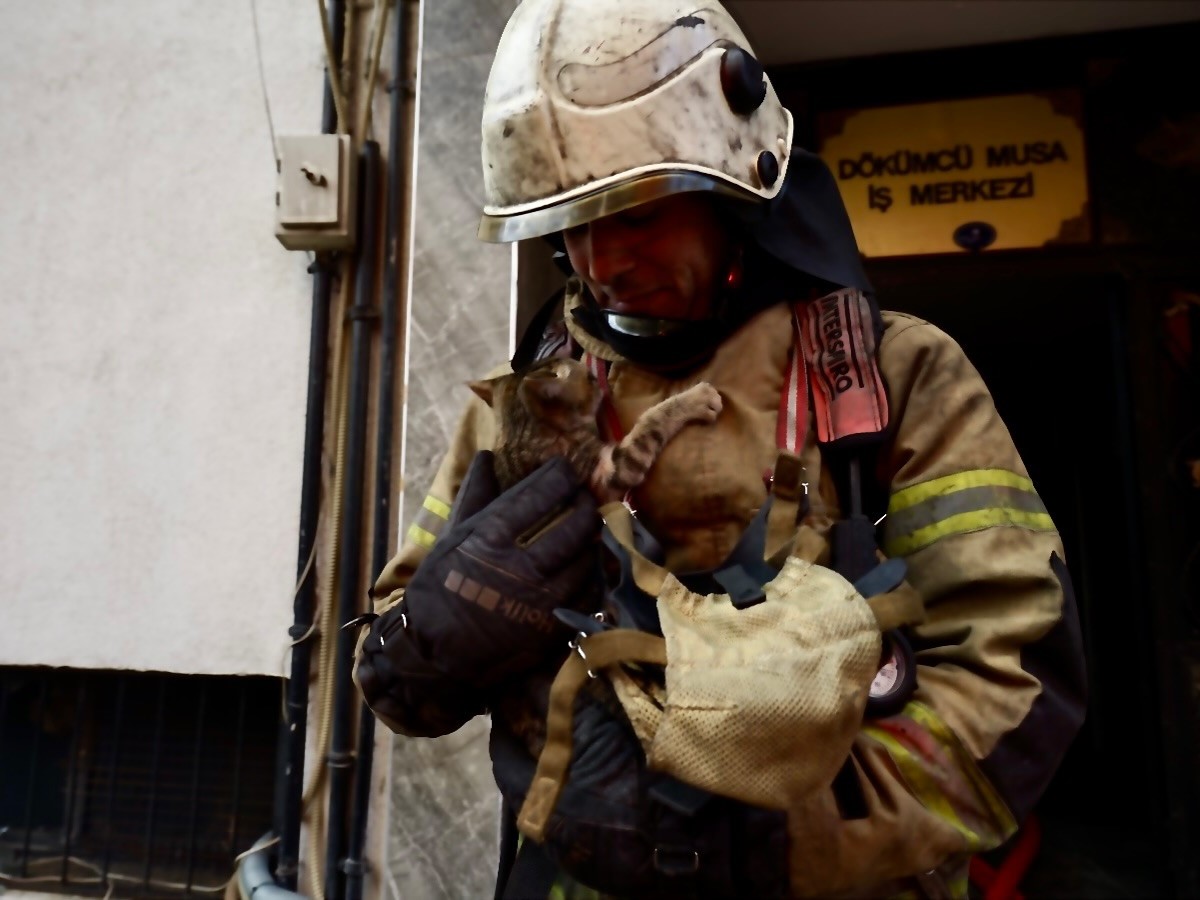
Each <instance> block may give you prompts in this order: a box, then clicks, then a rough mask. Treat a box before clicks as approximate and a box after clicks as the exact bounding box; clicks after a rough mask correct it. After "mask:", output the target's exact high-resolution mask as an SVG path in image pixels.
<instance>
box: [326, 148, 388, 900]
mask: <svg viewBox="0 0 1200 900" xmlns="http://www.w3.org/2000/svg"><path fill="white" fill-rule="evenodd" d="M359 162H360V169H359V184H360V186H361V193H360V195H359V210H360V213H361V216H360V218H359V230H358V234H359V240H358V259H357V260H356V262H355V275H356V281H355V287H354V306H353V308H352V309H351V310H350V320H351V326H350V392H349V397H348V403H347V408H346V443H345V448H346V449H345V453H346V457H345V460H344V465H345V474H344V481H343V484H344V488H343V491H344V493H343V495H342V534H341V543H340V549H339V551H338V558H339V560H340V564H339V567H338V614H337V631H336V632H335V633H334V635H335V637H334V639H335V640H336V641H337V646H336V652H335V655H334V663H333V665H334V669H333V727H332V729H331V736H330V742H329V743H330V746H329V754H328V755H327V756H326V761H327V764H328V768H329V831H328V839H327V843H326V846H325V861H326V865H325V896H326V897H327V898H329V900H335V898H340V897H342V874H343V873H342V869H341V865H342V860H343V857H344V855H345V853H346V843H347V833H346V832H347V826H348V824H349V798H350V784H351V780H352V778H353V775H354V752H353V751H354V747H353V745H352V743H351V742H352V739H353V736H354V735H353V728H354V725H353V720H352V718H351V714H352V713H353V712H354V709H355V708H356V706H357V704H356V703H355V702H354V701H355V699H356V695H355V693H354V685H353V683H352V682H351V680H350V670H351V667H352V665H353V657H354V644H355V641H356V638H357V634H356V632H355V631H354V630H353V629H350V630H344V629H343V628H342V626H343V625H344V624H345V623H347V622H349V621H350V620H351V619H353V618H354V617H355V616H357V615H358V613H359V608H358V607H359V576H360V575H361V569H362V567H361V566H360V565H359V559H360V557H361V556H362V531H363V529H362V518H363V474H364V471H365V469H366V449H367V387H368V382H369V380H370V377H371V373H370V368H371V329H372V324H373V320H374V319H376V318H377V317H378V315H379V312H378V310H377V309H376V308H375V273H376V271H377V269H378V259H379V175H380V172H379V168H380V165H379V162H380V155H379V144H378V143H377V142H375V141H363V146H362V154H361V157H360V160H359Z"/></svg>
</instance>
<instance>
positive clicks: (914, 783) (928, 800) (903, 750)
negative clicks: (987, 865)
mask: <svg viewBox="0 0 1200 900" xmlns="http://www.w3.org/2000/svg"><path fill="white" fill-rule="evenodd" d="M863 732H864V733H865V734H867V735H868V736H869V737H871V738H872V739H874V740H876V741H878V742H879V743H880V744H882V745H883V748H884V749H885V750H887V752H888V755H889V756H890V757H891V758H892V762H894V763H895V764H896V768H898V769H899V770H900V774H901V775H903V776H904V780H905V781H906V782H907V783H908V788H909V790H911V791H912V792H913V795H914V796H915V797H916V798H917V799H918V800H920V801H921V804H922V805H923V806H924V807H925V808H926V809H928V810H929V811H930V812H931V813H933V814H934V815H936V816H937V817H938V818H939V819H942V820H943V821H945V822H947V823H949V824H950V825H951V827H953V828H954V830H955V831H957V832H959V833H960V834H962V835H963V836H964V837H966V839H967V845H968V847H970V848H971V851H972V852H974V850H975V848H977V847H980V846H982V844H983V842H982V841H981V840H980V839H979V835H977V834H976V833H975V832H974V831H972V830H971V829H970V828H968V827H967V826H966V824H965V823H964V822H963V820H962V819H960V818H959V816H958V813H957V812H955V811H954V807H953V806H951V805H950V801H949V800H947V799H946V795H945V794H943V793H942V792H941V790H940V789H939V788H938V786H937V783H936V782H935V781H934V780H933V779H932V778H930V777H929V773H928V772H927V771H926V770H925V766H924V765H923V764H922V760H921V758H920V757H918V756H917V755H916V754H914V753H912V752H911V751H910V750H909V749H908V748H907V747H905V746H904V745H903V744H902V743H900V741H898V740H896V738H895V737H893V736H892V735H891V734H889V733H888V732H886V731H884V730H883V729H882V728H880V727H879V726H877V725H866V726H864V727H863Z"/></svg>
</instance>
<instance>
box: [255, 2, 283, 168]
mask: <svg viewBox="0 0 1200 900" xmlns="http://www.w3.org/2000/svg"><path fill="white" fill-rule="evenodd" d="M250 21H251V22H252V23H253V24H254V55H255V57H256V58H257V59H258V83H259V85H260V86H261V87H262V98H263V106H264V107H265V108H266V110H267V130H268V131H270V132H271V155H272V156H273V157H274V158H275V162H276V164H278V162H279V142H278V141H276V140H275V120H274V118H272V116H271V97H270V94H268V93H267V72H266V69H264V68H263V52H262V34H261V32H260V31H259V28H258V2H257V0H250Z"/></svg>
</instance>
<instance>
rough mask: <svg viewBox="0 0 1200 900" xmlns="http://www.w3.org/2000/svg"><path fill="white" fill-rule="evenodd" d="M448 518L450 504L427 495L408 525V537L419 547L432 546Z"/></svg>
mask: <svg viewBox="0 0 1200 900" xmlns="http://www.w3.org/2000/svg"><path fill="white" fill-rule="evenodd" d="M449 518H450V504H449V503H447V502H446V501H445V500H439V499H438V498H437V497H435V496H433V495H432V494H430V495H428V496H427V497H426V498H425V501H424V502H423V503H422V504H421V508H420V509H419V510H418V511H417V515H416V518H415V519H413V523H412V525H411V526H409V529H408V539H409V540H410V541H412V543H414V544H416V545H418V546H420V547H426V548H428V547H432V546H433V544H434V541H436V540H437V538H438V535H439V534H441V533H442V529H443V528H445V527H446V522H447V520H449Z"/></svg>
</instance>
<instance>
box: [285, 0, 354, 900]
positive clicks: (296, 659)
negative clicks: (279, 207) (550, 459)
mask: <svg viewBox="0 0 1200 900" xmlns="http://www.w3.org/2000/svg"><path fill="white" fill-rule="evenodd" d="M329 25H330V29H331V30H332V32H333V52H334V65H340V64H341V59H342V50H343V44H344V36H345V2H344V0H331V2H330V3H329ZM336 130H337V107H336V105H335V104H334V102H333V87H332V83H331V80H330V76H329V72H328V71H326V72H325V95H324V101H323V109H322V112H321V132H322V133H323V134H333V132H334V131H336ZM311 271H312V274H313V290H312V325H311V329H310V334H309V341H308V401H307V407H306V410H305V419H304V463H303V467H302V475H301V481H300V537H299V553H298V561H297V564H296V569H297V572H296V578H297V580H298V581H300V582H301V583H300V584H299V586H298V588H297V590H296V598H295V601H294V603H293V607H292V627H291V629H290V630H289V631H288V634H289V635H290V636H291V639H292V641H293V642H295V641H299V643H297V644H296V645H295V646H294V647H293V648H292V664H291V674H290V675H289V677H288V684H287V718H286V721H283V722H280V726H279V729H280V730H279V746H280V748H281V749H282V750H283V753H282V754H281V760H280V763H279V765H278V767H277V769H278V770H277V772H276V778H275V796H276V798H277V799H276V822H275V833H276V834H278V835H279V837H280V840H279V863H278V866H277V867H276V869H275V877H276V878H278V879H279V880H280V881H281V882H282V884H283V885H284V887H286V888H287V889H288V890H292V891H294V890H295V889H296V876H297V873H298V872H299V867H300V866H299V863H300V820H301V817H302V816H303V813H304V810H303V808H302V806H303V801H304V797H303V795H304V749H305V738H306V736H307V731H308V679H309V672H310V669H311V667H312V641H311V640H309V639H308V638H307V637H306V635H308V633H309V630H310V629H311V628H312V621H313V595H314V593H315V590H316V574H315V573H316V566H315V565H310V558H311V557H312V556H313V554H314V550H315V546H316V538H317V519H318V516H319V514H320V500H321V457H322V449H323V442H324V437H325V370H326V366H327V365H328V356H329V303H330V290H331V285H332V275H331V271H330V265H329V262H328V261H327V260H323V259H318V260H317V262H316V263H314V264H313V266H312V268H311Z"/></svg>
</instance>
